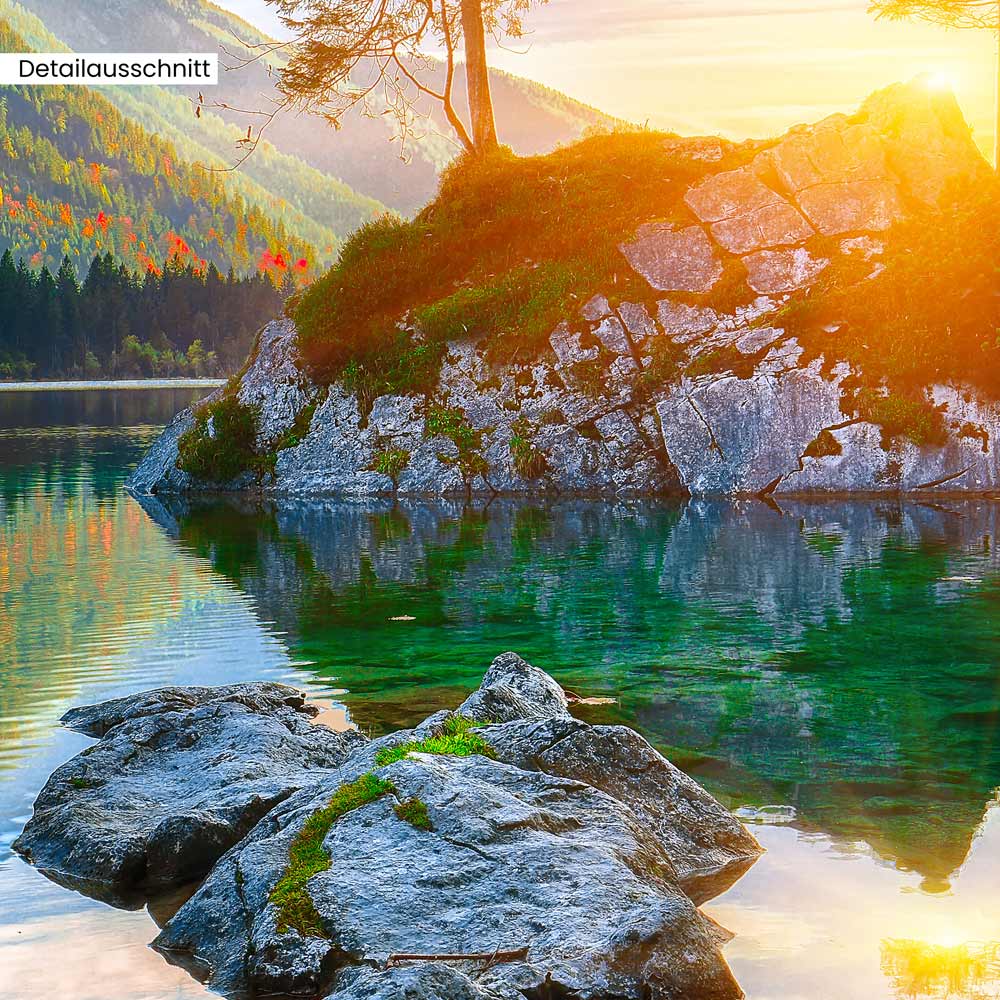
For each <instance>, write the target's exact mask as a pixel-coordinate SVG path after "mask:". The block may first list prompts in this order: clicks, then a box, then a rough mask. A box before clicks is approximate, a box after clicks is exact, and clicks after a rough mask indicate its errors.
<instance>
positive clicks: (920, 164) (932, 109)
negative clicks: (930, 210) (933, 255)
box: [861, 77, 990, 205]
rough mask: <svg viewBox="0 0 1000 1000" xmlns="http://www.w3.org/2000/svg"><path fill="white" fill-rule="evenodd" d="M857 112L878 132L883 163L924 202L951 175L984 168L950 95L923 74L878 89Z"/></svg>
mask: <svg viewBox="0 0 1000 1000" xmlns="http://www.w3.org/2000/svg"><path fill="white" fill-rule="evenodd" d="M861 114H862V115H863V116H864V117H865V119H866V120H867V122H868V123H869V125H871V127H873V128H875V129H877V130H878V131H879V133H880V134H881V135H883V136H884V140H883V141H884V143H885V147H886V154H887V160H888V163H889V166H890V167H891V168H892V171H893V173H894V174H895V175H896V176H897V177H899V178H900V179H901V180H902V182H903V185H904V187H905V189H906V191H907V193H908V194H909V195H911V196H912V197H914V198H917V199H919V200H920V201H922V202H924V203H925V204H928V205H936V204H937V203H938V202H939V200H940V198H941V196H942V195H943V194H944V193H945V191H946V190H947V188H948V187H949V186H950V185H952V184H954V183H955V182H956V181H960V182H965V183H968V182H975V181H978V180H980V179H982V178H985V177H988V176H989V174H990V168H989V165H988V164H987V162H986V161H985V159H984V158H983V155H982V153H981V152H980V151H979V147H978V146H977V145H976V143H975V141H974V139H973V138H972V133H971V132H970V130H969V126H968V125H967V124H966V121H965V119H964V117H963V116H962V111H961V108H959V106H958V101H957V100H956V99H955V95H954V94H952V93H950V92H948V91H944V90H940V89H935V88H933V87H930V86H928V84H927V81H926V79H923V78H919V77H918V78H917V79H916V80H913V81H911V82H910V83H905V84H904V83H897V84H895V85H893V86H891V87H887V88H885V89H884V90H880V91H878V92H877V93H875V94H873V95H872V96H871V97H869V98H868V100H867V101H865V103H864V104H863V105H862V107H861Z"/></svg>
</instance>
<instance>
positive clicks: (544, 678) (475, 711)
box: [457, 652, 569, 722]
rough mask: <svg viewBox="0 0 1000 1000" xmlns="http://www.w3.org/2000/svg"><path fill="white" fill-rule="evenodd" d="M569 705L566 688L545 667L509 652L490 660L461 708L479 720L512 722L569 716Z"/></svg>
mask: <svg viewBox="0 0 1000 1000" xmlns="http://www.w3.org/2000/svg"><path fill="white" fill-rule="evenodd" d="M568 705H569V702H568V701H567V700H566V695H565V693H564V691H563V689H562V688H561V687H560V686H559V685H558V684H557V683H556V682H555V681H554V680H553V679H552V678H551V677H550V676H549V675H548V674H547V673H545V671H544V670H539V669H538V667H534V666H532V665H531V664H530V663H528V662H527V661H526V660H524V659H522V658H521V657H520V656H518V655H517V653H510V652H508V653H501V654H500V656H498V657H497V658H496V659H495V660H494V661H493V662H492V663H491V664H490V667H489V669H488V670H487V671H486V673H485V675H484V676H483V681H482V684H480V685H479V687H478V688H477V689H476V690H475V691H474V692H473V693H472V694H470V695H469V697H468V698H466V699H465V701H463V702H462V704H461V705H459V707H458V709H457V711H458V713H459V714H460V715H464V716H466V717H467V718H470V719H475V720H476V721H477V722H487V721H489V722H511V721H513V720H515V719H550V718H557V717H568V716H569V708H568Z"/></svg>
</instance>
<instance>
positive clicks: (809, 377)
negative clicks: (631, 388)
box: [657, 369, 847, 495]
mask: <svg viewBox="0 0 1000 1000" xmlns="http://www.w3.org/2000/svg"><path fill="white" fill-rule="evenodd" d="M657 409H658V411H659V415H660V424H661V426H662V428H663V439H664V444H665V446H666V448H667V451H668V452H669V454H670V456H671V458H672V459H673V461H674V464H675V465H676V466H677V469H678V472H679V473H680V475H681V479H682V480H683V482H684V485H685V486H686V487H687V488H688V489H689V490H690V491H691V493H692V494H694V495H704V494H711V493H726V494H733V493H760V492H761V491H764V490H768V489H773V488H774V487H775V484H776V483H780V481H781V479H782V478H783V477H784V476H786V475H789V474H790V473H791V472H793V471H794V470H796V469H798V466H799V459H800V457H801V455H802V454H803V452H804V451H805V450H806V448H807V447H808V446H809V444H810V443H811V442H812V441H813V440H814V439H815V438H816V436H817V435H818V434H819V432H820V431H821V430H822V429H823V428H824V427H829V426H831V425H833V424H837V423H840V422H842V421H844V420H845V419H847V418H845V417H844V415H843V414H842V413H841V411H840V388H839V386H837V385H836V384H835V383H832V382H828V381H826V380H825V379H823V378H822V377H821V376H820V375H819V374H818V372H816V371H814V370H812V369H803V370H796V371H792V372H790V373H789V374H787V375H783V376H781V377H780V378H776V377H773V376H755V377H754V378H752V379H740V378H736V377H735V376H729V377H722V378H716V379H707V378H706V379H702V380H697V381H695V382H690V381H688V380H685V381H684V382H683V383H682V385H681V386H680V388H679V389H677V390H676V391H675V392H674V393H673V394H672V395H671V396H670V397H669V398H668V399H666V400H664V401H663V402H661V403H660V404H659V406H658V407H657Z"/></svg>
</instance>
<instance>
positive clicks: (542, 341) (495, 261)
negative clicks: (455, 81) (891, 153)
mask: <svg viewBox="0 0 1000 1000" xmlns="http://www.w3.org/2000/svg"><path fill="white" fill-rule="evenodd" d="M671 146H673V150H672V149H671V148H670V147H671ZM677 150H680V153H679V154H678V152H677ZM751 151H752V149H751V147H750V146H747V147H732V148H730V149H729V150H727V151H726V154H725V156H724V158H723V160H722V161H721V162H718V163H712V164H707V163H705V162H703V161H699V160H698V159H697V158H695V157H690V156H685V155H684V154H683V143H682V142H671V141H668V137H667V136H666V135H665V134H663V133H658V132H651V131H645V130H633V131H628V132H625V131H623V132H616V133H611V134H605V135H595V136H590V137H588V138H586V139H584V140H582V141H581V142H578V143H574V144H573V145H571V146H567V147H564V148H562V149H558V150H556V151H555V152H553V153H550V154H547V155H545V156H528V157H516V156H514V155H513V154H512V153H510V151H508V150H500V151H498V152H496V153H495V154H493V155H490V156H485V157H461V158H459V160H457V161H456V163H455V164H454V165H453V166H452V167H451V168H449V170H447V171H446V172H445V175H444V176H443V178H442V181H441V187H440V190H439V193H438V196H437V197H436V198H435V199H434V201H433V202H431V203H430V204H429V205H427V207H426V208H424V209H423V210H422V211H421V212H419V213H418V214H417V216H416V217H415V218H413V219H412V220H409V221H406V220H403V219H399V218H395V217H393V216H383V217H382V218H380V219H376V220H375V221H373V222H370V223H368V224H367V225H365V226H363V227H362V228H361V229H359V230H358V231H357V232H356V233H355V234H354V235H353V236H351V237H350V239H348V240H347V241H346V243H345V244H344V245H343V247H342V249H341V252H340V257H339V259H338V261H337V263H336V265H335V266H334V267H333V268H332V269H331V270H330V271H329V272H328V273H327V274H326V275H324V276H323V277H322V278H320V279H319V280H318V281H316V282H315V283H314V284H313V285H312V286H310V287H309V288H308V289H307V290H306V291H305V292H304V293H303V294H302V295H301V297H300V298H299V299H298V300H297V302H296V304H295V305H294V307H293V318H294V319H295V322H296V325H297V327H298V330H299V343H300V347H301V349H302V353H303V356H304V357H305V359H306V361H307V364H308V365H309V366H310V368H311V369H312V371H313V373H314V375H315V376H316V377H317V378H319V379H320V380H321V381H333V380H335V379H337V378H339V377H340V376H341V374H342V373H343V372H344V371H345V369H347V370H351V366H354V368H353V371H354V376H353V377H354V378H356V379H358V378H360V380H361V381H363V382H375V383H379V384H383V385H386V384H393V385H397V384H398V374H397V372H398V367H399V364H400V359H401V358H403V357H404V356H405V355H406V354H407V353H408V352H410V351H413V350H415V349H418V347H423V348H425V349H426V350H427V351H428V352H429V354H428V355H427V359H428V362H429V367H428V368H427V369H425V370H424V371H423V372H422V373H421V378H422V379H423V380H424V384H425V385H426V384H427V383H429V382H430V381H431V380H432V376H433V373H434V371H436V370H438V369H434V368H432V367H431V365H432V364H433V362H436V363H437V365H438V366H439V365H440V359H441V357H442V353H440V352H438V353H434V351H435V350H436V349H438V348H440V346H441V345H443V343H444V342H445V341H448V340H452V339H456V338H462V339H465V338H469V339H476V340H478V341H480V342H481V343H482V344H483V347H484V349H485V351H486V354H487V357H488V358H489V359H490V360H491V361H494V362H501V363H506V362H510V361H514V360H520V361H526V360H530V358H531V357H537V356H538V355H539V353H540V351H541V350H542V349H543V348H544V346H545V345H546V344H547V342H548V337H549V334H550V333H551V332H552V330H553V328H554V327H555V325H556V323H557V322H558V321H559V320H560V319H562V318H564V317H565V316H566V315H567V313H568V312H570V311H575V309H576V308H578V306H579V303H580V302H581V301H584V300H585V298H587V297H589V296H590V295H592V294H593V293H594V291H595V290H597V289H600V288H602V287H606V288H614V289H615V290H616V293H617V294H619V295H627V294H628V292H629V288H630V284H631V283H633V282H634V283H636V286H637V287H639V286H640V285H642V286H644V285H645V283H644V282H642V281H641V279H639V278H638V277H637V276H636V275H635V274H633V273H632V271H631V269H630V268H629V266H628V264H627V263H626V262H625V260H624V259H623V257H622V255H621V253H620V251H619V249H618V246H619V244H620V243H622V242H623V241H625V240H628V239H630V238H631V237H632V235H633V234H634V232H635V230H636V228H637V227H638V226H639V225H640V224H642V223H644V222H648V221H649V220H650V219H657V218H659V219H664V220H672V221H677V222H687V221H693V217H692V216H691V214H690V212H689V210H688V209H687V208H686V206H685V205H684V203H683V201H682V196H683V194H684V191H685V190H686V189H687V188H688V187H689V186H690V185H691V184H692V183H694V182H695V181H697V180H698V179H699V178H700V177H702V176H703V175H704V174H705V173H706V172H708V171H710V170H711V171H715V170H724V169H729V168H731V167H733V166H737V165H739V163H741V162H744V161H745V160H746V159H747V158H748V156H749V155H750V153H751ZM609 192H614V197H609V196H608V193H609ZM647 291H648V288H647ZM403 320H405V321H406V322H408V323H409V324H411V325H413V326H414V327H416V328H417V329H418V330H419V333H420V336H419V338H415V339H411V337H410V335H409V334H407V333H405V332H401V331H400V329H399V324H400V321H403ZM359 373H363V374H359Z"/></svg>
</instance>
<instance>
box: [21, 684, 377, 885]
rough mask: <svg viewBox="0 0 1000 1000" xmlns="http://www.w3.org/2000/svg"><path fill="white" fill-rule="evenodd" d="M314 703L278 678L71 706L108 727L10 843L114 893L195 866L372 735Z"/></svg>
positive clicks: (63, 875)
mask: <svg viewBox="0 0 1000 1000" xmlns="http://www.w3.org/2000/svg"><path fill="white" fill-rule="evenodd" d="M311 715H312V712H311V711H307V710H305V709H304V707H303V702H302V699H301V696H300V695H299V694H298V693H297V692H296V691H294V689H291V688H287V687H284V686H283V685H278V684H263V685H258V684H245V685H235V686H231V687H228V688H220V689H217V690H215V691H214V692H213V691H212V690H211V689H204V688H195V689H191V690H189V691H185V690H183V689H164V690H163V691H158V692H152V693H149V694H144V695H137V696H135V697H134V698H125V699H117V700H116V701H114V702H111V703H108V704H106V705H98V706H92V707H90V708H87V709H81V710H80V711H78V712H76V713H72V714H71V715H70V716H69V719H68V721H69V722H70V723H71V724H74V725H77V726H80V727H84V728H86V729H88V730H89V731H91V732H94V733H100V732H102V731H103V733H104V735H103V736H102V737H101V738H100V740H99V742H97V743H96V744H94V745H93V746H91V747H89V748H88V749H86V750H84V751H83V752H82V753H80V754H78V755H77V756H76V757H74V758H73V759H72V760H70V761H68V762H67V763H66V764H64V765H62V767H60V768H58V769H57V770H56V771H55V772H54V773H53V774H52V776H51V777H50V778H49V780H48V782H46V784H45V787H44V788H43V789H42V791H41V792H40V793H39V795H38V798H37V800H36V801H35V807H34V812H33V814H32V817H31V819H30V820H29V821H28V824H27V825H26V827H25V828H24V831H23V833H22V834H21V836H20V837H19V838H18V839H17V840H16V841H15V843H14V849H15V850H16V851H18V852H19V853H20V854H23V855H24V856H25V857H26V858H28V859H29V860H30V861H31V862H32V863H33V864H36V865H38V866H39V867H40V868H42V869H45V870H48V871H50V872H51V873H52V875H53V878H55V879H57V880H59V881H64V882H67V883H69V884H71V885H72V886H73V887H75V888H79V889H81V890H83V891H86V892H90V893H92V894H95V895H98V896H100V897H103V898H108V899H109V900H117V899H118V898H119V897H127V896H128V894H129V893H131V892H133V891H135V890H139V889H142V890H144V891H148V890H151V889H163V888H166V887H169V886H172V885H179V884H181V883H184V882H190V881H191V880H192V879H195V878H199V877H201V876H203V875H204V874H205V873H206V872H207V871H208V870H209V869H210V868H211V867H212V865H213V864H214V863H215V862H216V860H218V858H219V857H221V856H222V855H223V854H224V853H225V852H226V851H227V850H228V849H229V848H230V847H232V846H233V844H235V843H236V842H237V841H238V840H240V839H241V838H242V837H243V836H244V835H245V834H246V833H247V832H248V831H249V830H250V829H251V828H252V827H253V826H254V825H255V824H256V823H257V821H258V820H259V819H260V818H261V817H262V816H264V815H265V814H266V813H267V812H268V811H270V810H271V809H272V808H273V807H274V806H275V805H276V804H277V803H279V802H281V801H282V800H283V799H285V798H287V797H288V796H289V795H290V794H291V793H292V792H294V791H296V790H297V789H298V788H301V787H302V786H303V785H304V784H306V783H308V782H309V781H311V780H313V775H315V773H316V772H319V771H323V770H329V769H331V768H335V767H337V766H338V765H340V764H341V763H343V761H344V760H345V759H346V758H347V757H348V755H349V754H350V753H351V751H352V750H354V749H355V748H356V747H358V746H359V745H361V744H363V743H365V742H366V741H365V739H364V737H362V736H361V735H360V734H358V733H356V732H354V731H351V732H347V733H335V732H333V731H332V730H329V729H326V728H325V727H323V726H314V725H313V724H312V723H311V722H310V721H309V719H310V717H311Z"/></svg>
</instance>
